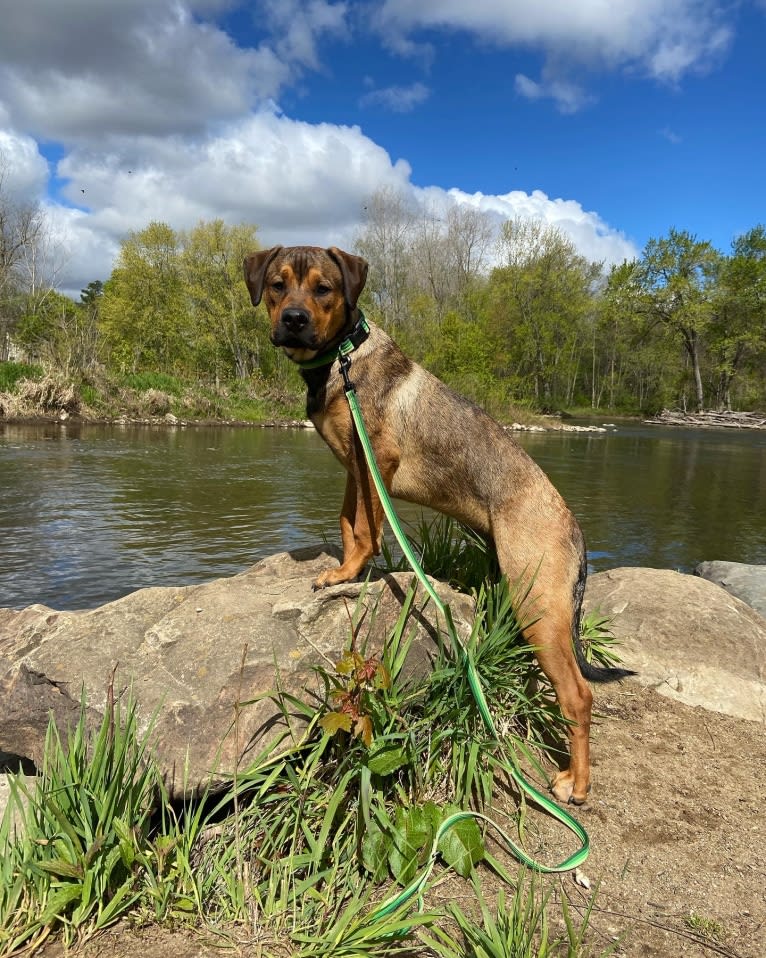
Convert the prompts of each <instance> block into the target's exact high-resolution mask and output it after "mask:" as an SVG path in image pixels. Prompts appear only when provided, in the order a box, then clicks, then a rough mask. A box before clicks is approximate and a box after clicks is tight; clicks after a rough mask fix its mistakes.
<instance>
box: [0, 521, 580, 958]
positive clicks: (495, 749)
mask: <svg viewBox="0 0 766 958" xmlns="http://www.w3.org/2000/svg"><path fill="white" fill-rule="evenodd" d="M421 531H423V532H424V535H425V537H426V538H428V537H430V539H431V544H430V545H428V544H427V543H423V542H421V543H420V548H421V551H422V553H423V554H426V553H428V554H431V555H433V557H434V558H435V559H438V560H439V562H441V564H442V565H441V567H442V568H443V567H444V562H445V557H444V555H443V554H442V555H438V553H439V552H440V550H442V551H443V550H444V549H449V550H450V551H451V553H452V554H453V555H455V556H456V557H457V559H459V561H456V562H455V568H456V569H459V570H461V571H460V575H461V577H463V578H465V579H469V578H471V576H473V579H472V583H473V584H472V586H471V587H472V588H474V589H475V591H476V595H477V616H476V621H475V623H474V628H473V632H472V635H471V637H470V640H469V645H470V648H471V654H472V655H473V656H474V658H475V661H476V664H477V668H478V670H479V673H480V675H481V678H482V682H483V684H484V687H485V691H486V695H487V699H488V701H489V703H490V707H491V709H492V711H493V714H494V716H495V718H496V721H497V724H498V727H500V728H502V729H503V730H504V736H505V737H504V741H503V742H502V743H498V742H493V741H489V740H488V737H487V733H486V731H485V729H484V726H483V722H482V720H481V717H480V716H479V714H478V711H477V709H476V706H475V703H474V700H473V695H472V692H471V690H470V688H469V686H468V683H467V681H466V679H465V676H464V674H463V669H462V667H461V665H460V663H457V662H455V661H454V659H453V657H452V655H451V653H450V651H449V648H447V647H442V646H439V647H437V648H436V649H435V650H434V655H433V663H432V668H431V669H430V670H429V671H428V672H427V674H425V675H423V676H421V677H420V678H416V677H413V676H412V674H411V673H410V672H409V670H408V669H407V667H406V663H407V655H408V651H409V649H410V645H411V643H412V641H413V635H414V622H415V614H416V612H417V598H416V595H415V593H414V592H410V593H409V594H408V596H407V598H406V600H405V601H404V603H403V607H402V610H401V615H400V616H399V619H398V621H397V622H396V624H395V625H394V627H393V628H392V629H391V630H390V632H389V633H388V636H387V641H386V643H385V645H384V648H383V650H382V652H380V653H375V652H374V651H373V650H371V649H370V648H368V644H367V640H366V636H367V634H368V628H369V625H370V623H371V622H372V620H374V618H375V615H376V610H375V607H374V603H370V602H369V601H367V602H365V601H364V596H363V600H362V601H361V602H360V605H359V607H358V608H357V609H356V610H355V611H354V613H353V614H352V615H351V617H350V622H349V635H348V642H347V645H346V649H345V651H344V652H343V654H342V655H341V657H340V658H339V660H338V662H337V663H336V664H335V666H334V667H327V668H320V669H318V673H319V675H320V677H321V679H322V681H323V684H324V688H325V694H324V695H323V696H320V697H319V698H318V699H316V700H308V701H304V700H301V699H299V698H296V697H295V696H292V695H289V694H288V693H286V692H284V691H280V690H279V688H277V689H276V690H275V691H274V692H273V694H272V698H273V701H274V703H275V705H276V707H277V709H278V711H279V712H281V714H282V718H283V719H284V727H285V729H287V730H288V731H286V732H285V733H284V736H283V737H282V738H281V739H279V740H278V741H276V742H274V743H273V744H272V745H270V746H269V747H268V748H266V749H264V750H263V752H262V753H261V754H260V755H258V756H257V758H256V759H255V760H254V761H253V762H252V763H251V764H250V765H248V766H247V767H246V768H242V769H238V770H237V773H236V775H235V776H234V778H233V780H232V781H231V782H230V785H229V787H228V788H226V789H224V790H222V791H220V792H218V793H216V794H215V795H213V794H209V793H206V794H203V795H201V796H197V797H196V798H195V799H194V800H191V799H190V800H189V801H187V802H185V803H183V804H182V805H181V806H180V807H179V806H178V805H176V804H174V803H172V802H170V801H169V799H168V796H167V793H166V791H165V789H164V786H163V783H162V777H161V775H160V773H159V770H158V769H157V766H156V764H155V763H154V761H153V758H152V749H151V742H152V727H151V723H150V724H149V728H148V730H146V731H144V732H139V721H138V715H137V709H136V705H135V702H134V701H133V700H132V699H131V698H130V696H128V697H127V698H126V699H125V700H124V701H123V700H119V699H115V697H114V695H113V694H112V693H111V691H110V695H109V705H108V707H107V709H106V714H105V716H104V719H103V721H102V722H101V724H100V726H99V727H98V728H96V729H94V730H93V731H92V732H89V731H88V722H87V703H86V702H85V701H83V702H82V708H81V714H80V721H79V722H78V724H77V726H76V727H75V728H74V729H72V730H70V731H69V734H68V735H66V736H61V735H60V734H59V732H58V730H57V729H56V728H55V727H54V726H53V725H51V726H50V729H49V733H48V739H47V742H46V748H45V761H44V762H43V765H42V767H41V769H40V771H39V773H38V775H37V776H36V777H35V778H34V779H33V780H32V782H31V784H29V785H25V784H24V783H23V781H22V780H21V779H18V778H13V777H12V778H11V784H12V799H11V803H10V805H9V807H8V809H7V811H6V814H5V816H4V818H3V821H2V824H0V853H2V857H1V858H0V880H1V882H2V883H1V884H0V955H9V954H12V953H13V952H14V951H16V950H19V949H22V948H33V947H35V946H36V945H38V944H39V943H40V942H41V941H42V940H44V939H45V937H46V936H48V935H49V934H51V933H56V934H59V935H61V937H62V938H63V939H64V941H65V943H66V944H77V943H78V942H81V941H84V940H86V939H87V938H88V937H90V936H92V935H94V934H96V933H97V932H98V931H100V930H101V929H102V928H104V927H106V926H108V925H110V924H112V923H114V922H116V921H118V920H120V919H127V920H130V921H134V922H139V923H147V922H149V923H151V922H159V923H167V922H172V923H178V922H184V923H189V924H193V925H196V926H199V925H209V926H214V927H216V928H217V929H218V930H219V931H220V932H221V933H226V930H227V929H236V930H237V937H238V938H240V939H241V938H242V936H243V935H246V936H247V937H248V939H249V940H251V941H252V942H253V943H254V944H257V946H258V948H259V949H260V950H259V952H258V953H259V954H263V955H274V956H277V958H279V956H290V958H315V956H316V958H319V956H328V958H334V956H337V958H341V956H343V958H346V956H348V958H351V956H368V955H369V956H377V955H394V954H410V955H411V954H431V955H433V956H436V958H457V956H471V955H475V956H483V958H500V956H511V955H513V956H526V955H530V956H531V955H535V956H537V958H552V956H558V955H564V954H566V955H571V956H580V955H585V954H587V953H588V952H587V944H586V943H585V936H586V930H587V920H588V915H587V914H586V917H585V919H584V920H581V921H580V922H579V923H575V922H573V921H572V919H571V917H570V915H569V913H568V912H567V910H566V905H565V903H564V902H565V899H562V904H561V906H560V907H561V908H562V909H563V911H562V913H561V914H560V915H558V918H557V921H556V922H555V926H556V927H557V928H559V929H560V930H559V931H558V932H557V934H556V935H554V934H553V932H552V931H551V928H552V927H553V925H554V922H553V920H552V917H551V912H552V910H553V909H554V908H556V909H558V908H559V905H558V903H557V902H554V901H553V899H552V897H551V889H552V888H555V887H557V886H555V885H551V884H548V885H545V884H544V880H543V879H542V878H539V877H538V878H533V877H531V876H530V875H529V874H527V873H520V874H519V875H518V876H514V875H511V874H510V873H509V871H508V868H507V863H504V862H503V861H501V860H500V859H498V858H497V857H495V855H494V854H491V853H490V848H489V847H488V846H487V844H486V842H485V836H484V832H483V830H482V828H481V827H480V825H479V823H478V822H477V820H475V819H471V818H468V819H461V820H460V821H459V822H457V823H455V825H454V827H450V828H448V829H446V830H445V828H444V823H445V820H446V819H448V818H450V816H452V814H453V813H454V812H455V811H456V810H457V809H463V810H464V809H473V810H476V811H485V812H487V813H488V814H494V813H495V812H496V811H497V810H498V809H500V808H505V809H506V811H508V797H507V795H506V793H505V792H504V791H503V787H502V782H501V781H500V780H499V778H498V775H497V774H496V773H497V767H498V762H499V761H501V759H503V758H504V756H508V755H510V752H511V750H513V753H514V755H515V756H522V757H525V758H526V759H528V760H531V761H533V762H534V761H537V759H538V757H539V756H540V754H541V752H542V750H543V749H544V745H543V740H544V738H545V737H546V735H547V733H549V731H550V728H551V725H552V724H553V725H556V724H560V722H561V719H560V716H559V715H558V714H557V710H556V709H555V707H554V706H553V705H551V703H550V699H549V698H548V697H547V696H546V695H545V694H544V690H545V686H544V684H543V683H542V682H541V679H540V676H539V674H538V673H537V671H536V669H535V666H534V663H533V659H532V657H531V655H530V652H529V649H527V648H526V647H525V646H524V643H523V642H522V640H521V638H520V625H519V621H518V619H517V617H516V614H514V612H513V606H514V603H515V598H514V596H513V593H512V590H511V589H509V588H508V586H507V584H505V583H503V582H501V583H500V584H496V585H490V584H489V583H488V582H487V580H486V575H485V573H486V571H487V569H488V568H490V566H488V565H487V562H488V559H487V555H486V549H484V550H482V548H481V543H479V542H477V541H476V540H474V539H472V538H470V537H468V538H466V537H465V536H464V535H462V533H461V532H460V530H458V529H456V528H455V527H449V528H443V527H434V528H432V529H428V530H421ZM436 542H439V543H441V546H440V547H439V548H436V546H435V543H436ZM469 553H473V554H471V555H469ZM466 570H469V571H470V570H472V571H471V572H470V575H469V571H466ZM522 614H523V610H522ZM533 679H534V680H535V681H533ZM247 704H248V703H246V702H242V703H240V704H239V705H238V709H239V708H244V707H246V706H247ZM289 730H294V731H289ZM512 812H513V810H512V809H511V814H512ZM450 821H451V819H450ZM511 824H513V822H512V823H511ZM506 828H508V826H507V825H506ZM450 876H453V877H450ZM454 876H458V877H454ZM445 880H449V881H452V882H454V881H464V882H465V883H468V884H467V885H466V888H467V890H468V891H469V892H472V894H473V895H474V896H475V902H476V907H475V908H473V909H465V910H464V909H462V908H458V907H457V906H456V905H454V904H450V898H451V896H450V895H447V896H446V898H445V896H444V895H442V894H440V892H439V887H438V886H439V884H440V883H441V882H443V881H445ZM413 882H415V883H416V885H417V888H416V889H414V890H413V888H412V883H413ZM506 885H508V886H509V891H508V892H506V891H505V890H501V891H500V892H497V891H496V889H497V888H498V886H500V887H501V888H504V887H505V886H506ZM408 887H409V889H410V891H413V895H412V897H411V898H407V897H406V896H405V897H402V889H405V888H408ZM490 887H491V888H492V889H493V891H492V896H493V897H494V899H495V902H496V907H494V908H493V907H491V906H490V904H489V903H488V901H489V899H488V898H487V894H488V892H487V891H486V889H488V888H490ZM408 894H409V892H408ZM420 895H422V898H423V901H424V904H423V905H422V907H416V897H418V896H420ZM424 949H425V951H424Z"/></svg>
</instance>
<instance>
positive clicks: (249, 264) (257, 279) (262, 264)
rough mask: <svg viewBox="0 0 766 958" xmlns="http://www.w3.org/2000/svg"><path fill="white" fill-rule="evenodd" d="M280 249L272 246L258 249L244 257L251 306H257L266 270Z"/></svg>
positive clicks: (261, 294) (261, 293)
mask: <svg viewBox="0 0 766 958" xmlns="http://www.w3.org/2000/svg"><path fill="white" fill-rule="evenodd" d="M281 249H283V247H281V246H272V247H271V249H259V250H258V251H257V252H256V253H251V254H250V255H249V256H246V257H245V262H244V267H245V282H246V283H247V288H248V290H249V291H250V299H251V301H252V303H253V306H257V305H258V303H260V301H261V296H263V280H264V277H265V276H266V269H267V267H268V265H269V263H270V262H271V261H272V260H273V259H274V257H275V256H276V255H277V253H278V252H279V251H280V250H281Z"/></svg>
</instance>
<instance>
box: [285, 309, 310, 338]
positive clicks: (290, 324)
mask: <svg viewBox="0 0 766 958" xmlns="http://www.w3.org/2000/svg"><path fill="white" fill-rule="evenodd" d="M309 319H310V316H309V314H308V313H307V312H306V310H305V309H286V310H285V311H284V312H283V313H282V325H283V326H284V327H285V329H287V330H289V331H290V332H291V333H300V332H301V331H302V330H304V329H305V328H306V326H308V323H309Z"/></svg>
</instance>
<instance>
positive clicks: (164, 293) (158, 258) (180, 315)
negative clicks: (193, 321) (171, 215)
mask: <svg viewBox="0 0 766 958" xmlns="http://www.w3.org/2000/svg"><path fill="white" fill-rule="evenodd" d="M99 324H100V330H101V332H102V333H103V335H104V337H105V340H106V342H107V346H108V349H109V353H110V356H111V358H112V360H113V361H114V362H115V363H116V364H117V365H118V366H120V367H121V368H122V369H123V370H130V371H132V372H136V371H138V370H141V369H156V370H158V371H161V372H169V373H170V372H182V371H184V369H185V367H186V366H187V365H188V360H189V356H190V352H191V347H192V343H191V342H190V339H191V337H190V328H189V327H190V324H189V317H188V312H187V309H186V299H185V296H184V288H183V282H182V274H181V264H180V249H179V240H178V235H177V234H176V232H175V231H174V230H173V229H171V227H170V226H168V225H167V224H166V223H157V222H153V223H150V224H149V225H148V226H147V227H146V228H145V229H143V230H139V231H138V232H132V233H130V234H128V236H127V237H126V238H125V240H123V243H122V246H121V249H120V252H119V255H118V257H117V264H116V266H115V269H114V270H113V272H112V275H111V277H110V278H109V280H108V281H107V282H106V283H105V284H104V293H103V297H102V301H101V309H100V318H99Z"/></svg>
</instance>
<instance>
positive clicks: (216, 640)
mask: <svg viewBox="0 0 766 958" xmlns="http://www.w3.org/2000/svg"><path fill="white" fill-rule="evenodd" d="M335 558H336V557H335V556H332V555H330V554H328V553H327V552H326V551H323V550H322V549H321V548H315V549H307V550H301V551H300V552H295V553H282V554H279V555H275V556H272V557H270V558H268V559H264V560H263V561H262V562H259V563H258V564H257V565H255V566H253V567H252V568H251V569H250V570H248V571H247V572H244V573H242V574H240V575H237V576H234V577H233V578H230V579H219V580H217V581H214V582H210V583H206V584H204V585H198V586H187V587H183V588H151V589H141V590H139V591H138V592H134V593H132V594H131V595H127V596H125V597H124V598H122V599H119V600H117V601H116V602H110V603H108V604H107V605H103V606H101V607H99V608H97V609H93V610H91V611H79V612H57V611H54V610H52V609H49V608H46V607H45V606H42V605H34V606H30V607H29V608H27V609H24V610H23V611H14V610H11V609H2V610H0V753H2V752H6V753H9V754H10V755H14V756H18V757H19V758H22V759H29V760H31V761H32V762H34V763H35V764H38V765H39V763H40V760H41V757H42V751H43V744H44V741H45V731H46V728H47V725H48V719H49V716H50V715H53V716H55V718H56V721H57V724H58V726H59V729H60V730H61V731H62V732H65V730H66V728H67V727H68V726H71V725H72V724H73V723H74V722H76V720H77V718H78V715H79V710H80V704H79V703H80V696H81V691H82V690H83V689H84V691H85V696H86V701H87V703H88V707H89V715H90V718H91V720H92V722H93V723H94V724H95V723H97V722H99V721H100V718H101V715H102V710H103V709H104V707H105V705H106V700H107V690H108V687H109V683H110V677H111V675H112V671H113V670H116V674H115V690H116V691H122V692H124V691H126V690H128V689H129V688H132V690H133V694H134V696H135V698H136V701H137V703H138V706H139V711H138V714H139V720H140V722H142V723H143V727H144V728H145V727H147V725H148V723H149V721H150V719H151V717H152V715H153V714H154V713H155V712H157V719H156V724H155V729H154V733H153V740H152V741H153V751H155V752H156V754H157V757H158V759H159V761H160V763H161V767H162V770H163V773H164V776H165V779H166V781H167V783H168V786H169V789H170V792H171V794H172V795H173V796H175V797H179V796H181V795H183V794H186V793H188V792H190V791H194V790H195V789H197V788H199V787H200V786H201V785H204V784H205V783H206V782H207V781H208V779H209V775H210V774H211V773H213V772H215V773H216V781H222V780H223V779H224V777H225V776H226V775H228V774H231V772H232V771H233V770H234V768H235V765H236V764H237V762H238V761H240V762H247V760H248V758H251V757H253V756H254V755H255V754H257V752H258V751H259V750H260V749H261V748H263V747H265V746H266V744H267V743H268V742H269V741H271V740H273V739H274V738H276V737H277V736H278V735H280V734H282V733H283V732H284V731H285V725H284V723H283V722H282V721H280V715H279V712H278V709H277V708H276V706H275V705H274V703H273V702H272V700H271V699H270V698H269V692H271V691H272V690H273V689H274V688H275V687H276V685H277V682H278V684H279V686H280V687H281V688H283V689H284V690H286V691H288V692H292V693H293V694H298V695H300V696H301V697H303V696H304V695H305V691H306V690H314V691H316V692H317V693H319V692H321V686H322V683H321V681H320V679H319V678H318V677H317V675H316V673H315V672H314V666H316V665H318V664H323V665H325V666H328V667H330V668H331V665H332V662H333V661H334V660H335V659H336V658H337V657H338V656H339V654H340V653H341V651H342V650H343V649H344V648H345V647H347V646H348V642H349V636H350V628H351V619H350V617H351V614H352V612H353V610H354V608H355V606H356V604H357V601H358V600H360V599H362V600H363V603H364V605H365V607H366V608H367V609H368V612H367V613H366V617H365V621H364V626H363V628H362V629H361V632H360V635H362V636H364V635H365V634H366V633H367V632H368V631H369V634H370V636H369V642H370V650H371V651H372V650H378V649H379V648H380V645H381V639H382V637H383V635H384V634H385V633H386V632H387V631H389V630H390V628H391V626H392V625H393V624H394V623H395V621H396V619H397V617H398V615H399V613H400V611H401V602H402V599H403V597H404V595H405V594H406V591H407V588H408V586H409V584H410V582H411V581H412V575H411V574H410V573H397V574H395V575H390V576H385V577H384V578H382V579H379V580H378V581H373V582H371V583H370V584H369V586H365V584H364V583H353V584H347V585H342V586H335V587H333V588H330V589H326V590H323V591H320V592H313V591H312V588H311V583H312V581H313V579H314V578H315V577H316V576H317V575H318V574H319V572H320V571H321V570H322V569H324V568H326V567H327V565H328V564H329V563H332V562H333V561H335ZM437 587H438V589H439V591H440V593H441V594H443V596H444V598H445V600H446V601H448V602H450V603H451V605H452V607H453V613H454V615H455V617H456V624H457V626H458V629H459V630H465V631H469V630H470V625H469V623H470V621H471V618H472V603H471V601H470V599H468V597H467V596H463V595H460V594H459V593H455V592H453V591H452V590H451V589H448V588H447V587H444V586H441V585H438V586H437ZM423 604H424V593H423V591H422V589H421V590H420V592H419V602H418V605H419V606H423ZM373 609H375V611H374V613H373ZM415 619H416V621H417V622H418V623H419V625H418V638H416V641H415V642H414V643H413V650H412V652H411V654H410V659H409V660H408V662H409V664H408V667H409V668H412V669H413V670H416V669H421V670H422V669H425V668H428V667H429V658H428V656H429V655H430V654H431V653H432V652H433V650H434V648H435V646H434V640H435V631H434V621H435V616H434V609H433V603H431V604H429V605H427V606H426V609H425V611H424V612H422V613H420V612H418V613H417V615H416V617H415ZM275 663H276V673H277V675H275ZM238 703H239V708H238V721H237V724H236V727H235V724H234V718H235V706H237V705H238ZM296 734H300V723H297V724H296Z"/></svg>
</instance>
